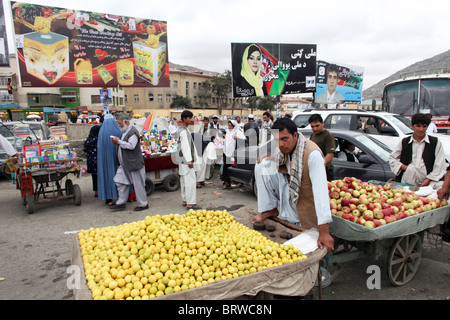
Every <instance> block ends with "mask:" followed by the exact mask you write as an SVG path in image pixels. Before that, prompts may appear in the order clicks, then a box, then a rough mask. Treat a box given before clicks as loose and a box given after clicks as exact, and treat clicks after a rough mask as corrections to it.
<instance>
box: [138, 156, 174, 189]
mask: <svg viewBox="0 0 450 320" xmlns="http://www.w3.org/2000/svg"><path fill="white" fill-rule="evenodd" d="M144 164H145V175H146V177H145V190H146V191H147V196H150V195H151V194H152V193H153V191H154V189H155V185H157V184H162V185H163V187H164V189H165V190H166V191H168V192H172V191H177V190H178V189H179V188H180V178H179V177H178V164H176V163H174V162H173V161H172V153H169V152H165V153H154V154H150V155H146V156H145V157H144Z"/></svg>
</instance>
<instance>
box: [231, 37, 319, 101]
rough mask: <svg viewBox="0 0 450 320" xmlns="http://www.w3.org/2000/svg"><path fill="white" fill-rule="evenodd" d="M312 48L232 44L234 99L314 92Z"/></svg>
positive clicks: (266, 44) (314, 70) (313, 52)
mask: <svg viewBox="0 0 450 320" xmlns="http://www.w3.org/2000/svg"><path fill="white" fill-rule="evenodd" d="M316 47H317V46H316V45H315V44H314V45H313V44H273V43H232V44H231V62H232V71H231V72H232V78H233V96H234V97H252V96H258V97H261V96H266V95H280V94H293V93H304V92H315V90H316V81H315V79H316V55H317V53H316V51H317V50H316Z"/></svg>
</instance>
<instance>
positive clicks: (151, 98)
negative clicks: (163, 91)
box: [148, 93, 153, 101]
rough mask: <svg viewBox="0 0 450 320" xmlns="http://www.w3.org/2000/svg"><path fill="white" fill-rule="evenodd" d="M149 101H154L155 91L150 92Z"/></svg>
mask: <svg viewBox="0 0 450 320" xmlns="http://www.w3.org/2000/svg"><path fill="white" fill-rule="evenodd" d="M148 101H153V93H149V94H148Z"/></svg>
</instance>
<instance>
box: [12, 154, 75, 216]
mask: <svg viewBox="0 0 450 320" xmlns="http://www.w3.org/2000/svg"><path fill="white" fill-rule="evenodd" d="M73 161H81V159H80V158H76V159H65V160H55V161H48V162H44V163H42V162H39V163H26V164H20V165H19V168H20V169H19V171H18V174H17V179H16V183H17V189H20V191H21V196H22V203H23V205H24V206H25V207H26V211H27V213H28V214H32V213H34V212H35V210H36V204H41V203H48V202H52V201H57V200H63V199H73V203H74V204H75V205H76V206H79V205H81V189H80V186H79V185H78V184H74V183H73V182H72V180H71V179H68V178H67V176H68V175H69V174H70V173H72V174H74V175H78V174H79V172H80V169H79V166H78V165H67V163H68V162H73ZM53 163H55V164H56V163H58V164H60V165H61V164H62V165H61V166H57V167H53V168H52V167H50V168H39V169H33V170H29V169H27V168H28V167H30V166H34V165H39V166H40V167H41V166H43V165H51V164H53ZM63 178H66V179H65V182H64V188H63V185H62V182H61V180H62V179H63ZM33 180H34V184H33Z"/></svg>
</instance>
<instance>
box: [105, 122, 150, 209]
mask: <svg viewBox="0 0 450 320" xmlns="http://www.w3.org/2000/svg"><path fill="white" fill-rule="evenodd" d="M130 120H131V118H130V115H129V114H127V113H120V114H118V115H117V116H116V121H117V123H118V124H119V127H120V128H121V129H122V132H123V134H122V137H121V138H120V139H119V138H118V137H113V136H112V137H111V141H112V142H113V143H114V144H116V145H117V146H118V147H119V150H118V153H117V158H118V160H119V164H120V166H119V168H118V169H117V172H116V175H115V176H114V182H115V183H116V186H117V191H118V194H119V198H118V199H117V202H116V204H115V205H114V206H112V207H111V209H112V210H115V211H120V210H125V204H126V203H127V201H128V195H129V194H130V186H131V185H133V188H134V192H135V194H136V200H137V204H138V206H137V207H136V208H134V211H141V210H146V209H148V201H147V192H146V191H145V165H144V158H143V156H142V152H141V145H140V141H139V140H140V138H139V132H138V131H137V129H136V128H135V127H134V126H133V125H132V124H131V122H130Z"/></svg>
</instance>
